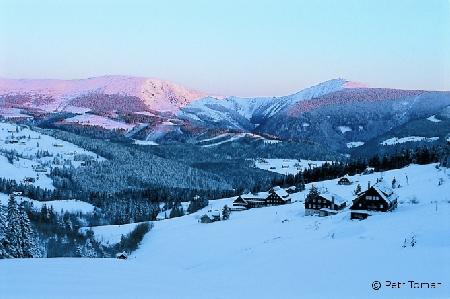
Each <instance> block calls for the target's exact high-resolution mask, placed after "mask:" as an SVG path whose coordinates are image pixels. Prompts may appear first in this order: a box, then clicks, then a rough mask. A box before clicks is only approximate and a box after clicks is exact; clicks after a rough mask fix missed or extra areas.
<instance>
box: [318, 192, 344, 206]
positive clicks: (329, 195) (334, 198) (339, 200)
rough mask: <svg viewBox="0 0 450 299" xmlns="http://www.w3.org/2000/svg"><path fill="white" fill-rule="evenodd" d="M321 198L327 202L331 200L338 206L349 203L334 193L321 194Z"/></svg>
mask: <svg viewBox="0 0 450 299" xmlns="http://www.w3.org/2000/svg"><path fill="white" fill-rule="evenodd" d="M320 196H322V197H323V198H325V199H326V200H329V201H331V202H333V201H334V202H335V203H337V204H342V203H344V202H347V201H348V200H346V199H345V198H343V197H341V196H339V195H337V194H334V193H329V192H328V193H320Z"/></svg>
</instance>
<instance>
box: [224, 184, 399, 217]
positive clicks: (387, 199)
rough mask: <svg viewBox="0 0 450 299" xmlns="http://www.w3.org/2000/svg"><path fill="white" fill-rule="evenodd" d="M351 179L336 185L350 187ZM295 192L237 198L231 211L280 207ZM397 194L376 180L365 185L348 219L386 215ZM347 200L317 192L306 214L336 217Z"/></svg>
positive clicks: (308, 200) (280, 190) (307, 202)
mask: <svg viewBox="0 0 450 299" xmlns="http://www.w3.org/2000/svg"><path fill="white" fill-rule="evenodd" d="M351 184H352V182H351V180H350V179H349V178H348V177H347V176H345V177H342V178H341V179H339V180H338V185H351ZM294 192H296V190H295V187H291V188H288V189H286V190H285V189H283V188H281V187H274V188H272V189H270V190H269V192H261V193H258V194H249V195H241V196H238V197H237V198H236V199H235V200H234V201H233V205H232V207H231V211H242V210H247V209H251V208H261V207H266V206H274V205H283V204H287V203H290V202H291V198H290V194H291V193H294ZM397 201H398V195H397V194H396V193H395V192H394V190H393V189H392V188H391V187H389V186H388V185H386V183H385V182H384V181H383V180H382V179H378V180H377V182H376V183H375V184H374V185H372V186H371V185H370V182H369V184H368V187H367V190H365V191H359V192H358V193H357V194H356V195H355V198H354V199H353V201H352V204H351V206H350V210H351V212H350V218H351V219H360V220H362V219H366V218H367V217H368V216H370V215H371V214H372V213H374V212H375V213H376V212H388V211H392V210H394V209H396V208H397ZM347 202H348V200H347V199H345V198H343V197H341V196H339V195H337V194H334V193H330V192H328V191H327V190H324V191H319V190H317V192H316V193H315V194H313V195H312V196H307V198H306V199H305V203H304V204H305V215H318V216H321V217H324V216H330V215H336V214H337V213H339V212H340V211H342V210H343V209H344V208H345V207H347Z"/></svg>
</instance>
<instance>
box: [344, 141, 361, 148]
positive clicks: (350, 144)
mask: <svg viewBox="0 0 450 299" xmlns="http://www.w3.org/2000/svg"><path fill="white" fill-rule="evenodd" d="M361 145H364V142H362V141H352V142H347V148H354V147H359V146H361Z"/></svg>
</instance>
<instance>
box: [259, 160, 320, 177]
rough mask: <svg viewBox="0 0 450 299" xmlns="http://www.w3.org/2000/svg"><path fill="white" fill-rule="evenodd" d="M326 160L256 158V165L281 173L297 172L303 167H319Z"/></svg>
mask: <svg viewBox="0 0 450 299" xmlns="http://www.w3.org/2000/svg"><path fill="white" fill-rule="evenodd" d="M325 162H326V161H313V160H297V159H256V160H255V167H256V168H260V169H264V170H267V171H271V172H276V173H279V174H286V175H288V174H297V173H298V172H300V171H301V170H303V169H306V168H310V167H318V166H321V165H322V164H324V163H325Z"/></svg>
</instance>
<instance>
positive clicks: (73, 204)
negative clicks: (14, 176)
mask: <svg viewBox="0 0 450 299" xmlns="http://www.w3.org/2000/svg"><path fill="white" fill-rule="evenodd" d="M8 198H9V196H8V195H7V194H4V193H0V204H2V205H3V206H7V205H8ZM15 199H16V201H17V202H19V203H20V202H22V201H26V202H30V203H32V204H33V208H34V209H35V210H37V211H39V210H40V209H41V208H42V206H43V205H46V206H47V207H48V208H50V207H52V208H53V210H54V211H55V213H60V212H61V211H63V212H69V213H77V212H81V213H83V214H87V213H92V212H93V211H94V206H93V205H91V204H90V203H87V202H84V201H79V200H70V199H67V200H50V201H37V200H33V199H30V198H28V197H25V196H15Z"/></svg>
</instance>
